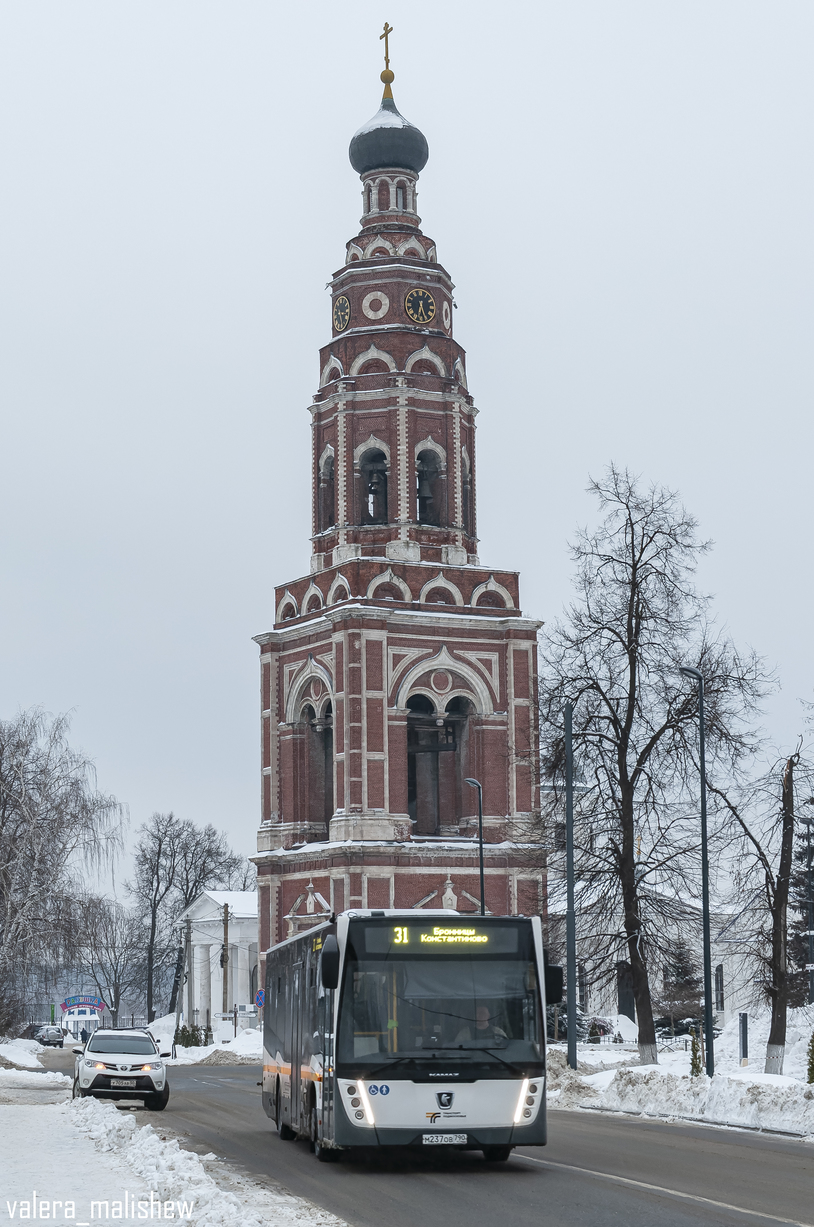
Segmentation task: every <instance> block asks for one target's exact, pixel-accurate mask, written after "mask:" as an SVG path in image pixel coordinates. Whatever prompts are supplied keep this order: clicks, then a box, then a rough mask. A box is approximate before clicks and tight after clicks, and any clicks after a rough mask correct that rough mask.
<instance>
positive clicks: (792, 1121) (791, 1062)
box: [548, 1006, 814, 1141]
mask: <svg viewBox="0 0 814 1227" xmlns="http://www.w3.org/2000/svg"><path fill="white" fill-rule="evenodd" d="M812 1028H814V1009H812V1007H811V1006H806V1007H803V1008H801V1009H799V1010H790V1011H789V1025H788V1031H787V1046H786V1060H785V1071H786V1072H785V1074H783V1075H778V1074H764V1073H763V1071H762V1064H763V1059H764V1054H765V1050H766V1041H767V1039H768V1034H769V1015H768V1012H764V1011H759V1012H758V1011H755V1013H754V1014H750V1017H749V1051H750V1053H751V1054H752V1055H751V1057H750V1062H751V1063H750V1065H748V1066H746V1067H741V1066H740V1065H739V1060H738V1019H737V1018H734V1019H733V1020H732V1021H731V1022H730V1023H729V1024H728V1025H727V1026H726V1028H725V1029H724V1031H723V1032H722V1034H721V1035H720V1036H719V1037H718V1039H717V1040H716V1041H715V1077H714V1078H712V1079H711V1080H710V1079H709V1078H708V1077H707V1076H706V1075H705V1074H704V1075H701V1076H700V1077H696V1078H691V1077H690V1069H689V1065H690V1056H689V1053H688V1052H685V1051H683V1048H679V1049H678V1050H677V1051H675V1052H666V1051H665V1052H661V1053H659V1064H658V1065H649V1066H647V1065H645V1066H643V1065H639V1063H638V1060H637V1059H636V1055H635V1052H633V1051H629V1052H627V1053H624V1052H622V1051H620V1049H619V1048H617V1049H616V1050H615V1051H613V1050H612V1049H611V1046H609V1045H602V1046H601V1049H600V1048H594V1050H593V1051H589V1052H586V1051H585V1050H584V1048H585V1046H584V1045H582V1044H580V1045H579V1048H578V1055H579V1058H580V1059H579V1063H578V1068H577V1070H576V1071H574V1070H571V1069H569V1068H568V1067H567V1064H566V1060H565V1054H564V1052H562V1051H561V1050H559V1049H555V1048H550V1049H549V1058H548V1064H549V1073H548V1098H549V1104H550V1106H551V1108H552V1109H557V1108H560V1109H566V1108H578V1107H584V1108H589V1109H590V1108H600V1109H605V1110H610V1111H616V1112H627V1113H633V1114H645V1115H648V1116H658V1117H662V1118H664V1117H668V1118H669V1117H692V1118H694V1119H697V1120H701V1121H706V1122H708V1123H709V1124H726V1125H731V1126H734V1127H740V1128H744V1127H747V1128H751V1129H773V1130H780V1131H782V1132H788V1133H796V1134H801V1135H803V1136H805V1137H807V1138H809V1139H810V1140H811V1141H814V1084H809V1083H806V1082H805V1081H804V1078H805V1075H806V1051H807V1048H808V1043H809V1039H810V1036H811V1032H812ZM583 1057H584V1059H583ZM625 1058H627V1059H626V1060H625ZM603 1061H604V1062H607V1063H608V1064H609V1065H610V1066H611V1068H610V1069H608V1068H607V1066H606V1068H605V1069H604V1070H600V1071H598V1072H592V1071H593V1070H595V1069H596V1065H597V1064H600V1063H603ZM623 1061H624V1065H621V1064H620V1063H621V1062H623ZM614 1065H615V1066H616V1068H614V1067H613V1066H614Z"/></svg>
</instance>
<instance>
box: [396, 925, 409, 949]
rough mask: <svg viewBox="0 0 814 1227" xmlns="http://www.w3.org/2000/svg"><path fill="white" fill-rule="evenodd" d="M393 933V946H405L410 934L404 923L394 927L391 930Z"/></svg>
mask: <svg viewBox="0 0 814 1227" xmlns="http://www.w3.org/2000/svg"><path fill="white" fill-rule="evenodd" d="M393 934H394V936H393V945H394V946H406V945H407V943H408V941H409V940H410V935H409V932H408V930H407V927H406V925H405V926H398V927H397V928H395V929H394V930H393Z"/></svg>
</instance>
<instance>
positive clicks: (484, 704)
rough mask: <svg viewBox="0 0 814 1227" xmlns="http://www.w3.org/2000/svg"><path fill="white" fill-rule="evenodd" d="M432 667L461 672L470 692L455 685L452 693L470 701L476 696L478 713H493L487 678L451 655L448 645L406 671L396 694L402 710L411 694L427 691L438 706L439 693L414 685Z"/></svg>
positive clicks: (446, 698) (445, 697)
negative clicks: (467, 692)
mask: <svg viewBox="0 0 814 1227" xmlns="http://www.w3.org/2000/svg"><path fill="white" fill-rule="evenodd" d="M430 669H452V670H454V672H456V673H458V674H460V676H461V677H463V678H465V679H466V681H467V682H468V683H469V685H470V687H471V691H470V693H469V694H464V693H463V692H462V691H461V689H460V687H455V688H454V690H453V691H450V694H453V693H454V695H456V696H457V695H461V697H462V698H465V699H469V700H470V701H471V700H472V698H473V696H474V699H475V709H476V711H477V712H478V715H491V713H492V712H493V711H494V710H495V709H494V705H493V703H492V696H491V694H490V693H489V687H488V686H487V684H486V681H485V679H484V678H482V677H481V676H480V675H479V674H478V673H477V672H476V671H475V670H474V669H473V668H472V666H471V665H467V664H464V662H463V661H462V660H458V659H457V658H456V657H454V656H451V655H450V653H449V650H448V649H447V647H446V646H444V647H442V648H441V649H440V651H439V652H436V654H435V656H430V657H429V658H426V657H425V658H424V660H420V661H418V663H417V664H415V665H413V667H412V669H410V670H409V671H408V672H407V673H405V675H404V677H403V678H402V681H401V685H400V686H399V688H398V693H397V694H396V707H397V708H400V709H402V710H404V709H406V706H407V700H408V698H409V697H410V695H411V694H425V693H426V694H427V696H428V698H429V697H431V698H432V699H433V702H434V703H435V704H436V707H437V705H438V696H437V695H433V694H432V692H431V691H427V690H425V688H424V687H423V686H415V687H414V686H413V683H414V681H415V680H416V679H417V678H419V677H420V676H421V674H422V673H426V672H427V671H428V670H430ZM444 699H445V700H447V701H448V696H447V695H444Z"/></svg>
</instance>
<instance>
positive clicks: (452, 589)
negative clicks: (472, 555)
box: [418, 571, 464, 605]
mask: <svg viewBox="0 0 814 1227" xmlns="http://www.w3.org/2000/svg"><path fill="white" fill-rule="evenodd" d="M433 588H444V589H446V591H447V592H449V593H451V594H452V598H453V600H454V601H455V604H456V605H463V603H464V598H463V596H462V595H461V590H460V588H457V587H456V586H455V584H453V583H452V582H451V581H450V580H448V579H446V578H445V576H444V572H443V571H439V572H438V574H437V576H436V577H435V579H428V580H427V582H426V584H425V585H424V587H423V588H422V589H421V592H420V593H419V596H418V599H419V601H420V602H421V604H422V605H426V603H427V594H428V593H429V592H432V590H433Z"/></svg>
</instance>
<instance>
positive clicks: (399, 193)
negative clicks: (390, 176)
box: [396, 183, 404, 212]
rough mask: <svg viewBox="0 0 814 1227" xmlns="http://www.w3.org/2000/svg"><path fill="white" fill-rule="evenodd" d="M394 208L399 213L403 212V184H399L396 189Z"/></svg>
mask: <svg viewBox="0 0 814 1227" xmlns="http://www.w3.org/2000/svg"><path fill="white" fill-rule="evenodd" d="M396 208H397V209H398V210H399V212H402V211H403V210H404V184H403V183H400V184H399V185H398V187H397V188H396Z"/></svg>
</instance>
